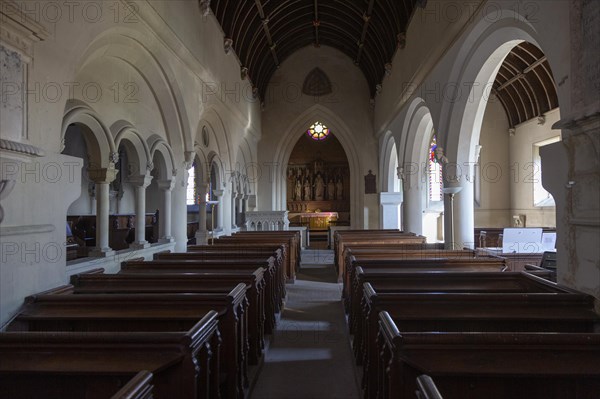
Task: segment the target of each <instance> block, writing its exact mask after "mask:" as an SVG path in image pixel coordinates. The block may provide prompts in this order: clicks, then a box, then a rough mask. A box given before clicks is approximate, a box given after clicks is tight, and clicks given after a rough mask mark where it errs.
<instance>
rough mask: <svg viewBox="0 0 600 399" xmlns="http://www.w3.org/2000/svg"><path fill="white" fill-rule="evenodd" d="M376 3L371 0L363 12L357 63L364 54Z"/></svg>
mask: <svg viewBox="0 0 600 399" xmlns="http://www.w3.org/2000/svg"><path fill="white" fill-rule="evenodd" d="M374 5H375V0H369V5H368V6H367V10H366V11H365V13H364V14H363V21H364V23H363V28H362V33H361V35H360V39H359V40H358V43H357V44H358V54H357V55H356V61H355V64H357V65H358V64H359V63H360V57H361V56H362V52H363V48H364V44H365V39H366V37H367V31H368V30H369V24H370V23H371V15H372V14H373V6H374Z"/></svg>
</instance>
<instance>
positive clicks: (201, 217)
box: [196, 183, 209, 245]
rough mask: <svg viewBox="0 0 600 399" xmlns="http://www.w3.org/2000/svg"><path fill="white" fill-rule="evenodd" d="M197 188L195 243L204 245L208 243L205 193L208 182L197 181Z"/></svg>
mask: <svg viewBox="0 0 600 399" xmlns="http://www.w3.org/2000/svg"><path fill="white" fill-rule="evenodd" d="M196 188H197V190H198V230H196V244H197V245H206V244H207V243H208V235H209V233H208V230H207V229H206V205H207V204H206V193H207V192H208V184H206V183H197V184H196Z"/></svg>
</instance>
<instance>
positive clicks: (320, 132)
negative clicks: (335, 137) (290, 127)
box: [306, 122, 329, 141]
mask: <svg viewBox="0 0 600 399" xmlns="http://www.w3.org/2000/svg"><path fill="white" fill-rule="evenodd" d="M306 133H307V134H308V135H309V136H310V137H311V138H312V139H313V140H316V141H323V140H325V139H326V138H327V137H328V136H329V128H328V127H327V126H325V125H324V124H322V123H321V122H315V123H314V124H313V125H312V126H311V127H310V128H309V129H308V131H307V132H306Z"/></svg>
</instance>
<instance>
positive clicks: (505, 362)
mask: <svg viewBox="0 0 600 399" xmlns="http://www.w3.org/2000/svg"><path fill="white" fill-rule="evenodd" d="M378 318H379V325H380V333H379V349H380V352H379V353H380V354H381V355H380V357H379V359H378V361H377V365H378V367H377V368H378V372H379V379H378V382H379V383H378V386H377V387H376V389H375V391H376V392H378V396H381V397H389V398H412V397H414V392H415V390H416V389H417V386H416V384H415V380H416V378H417V377H418V376H419V375H421V374H423V373H425V372H426V373H427V374H428V375H430V376H432V377H433V378H435V381H436V385H437V387H438V388H439V389H440V390H441V391H443V392H444V398H446V399H452V398H460V399H479V398H490V399H505V398H532V399H548V398H550V399H562V398H574V399H592V398H596V397H597V396H598V392H600V360H599V359H600V334H573V333H563V334H547V333H536V332H528V333H515V332H490V333H463V332H406V330H405V329H402V330H399V329H398V327H397V324H396V323H395V322H394V320H393V319H392V318H391V317H390V316H389V314H387V313H386V312H382V313H381V314H380V315H379V317H378Z"/></svg>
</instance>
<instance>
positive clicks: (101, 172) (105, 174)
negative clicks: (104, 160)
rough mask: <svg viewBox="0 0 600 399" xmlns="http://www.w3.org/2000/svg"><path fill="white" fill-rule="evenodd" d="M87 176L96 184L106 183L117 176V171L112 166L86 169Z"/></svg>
mask: <svg viewBox="0 0 600 399" xmlns="http://www.w3.org/2000/svg"><path fill="white" fill-rule="evenodd" d="M87 172H88V176H89V177H90V180H92V181H93V182H94V183H96V184H102V183H104V184H108V183H111V182H112V181H113V180H115V178H116V177H117V173H119V171H118V170H117V169H115V168H114V167H110V168H100V169H88V171H87Z"/></svg>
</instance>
